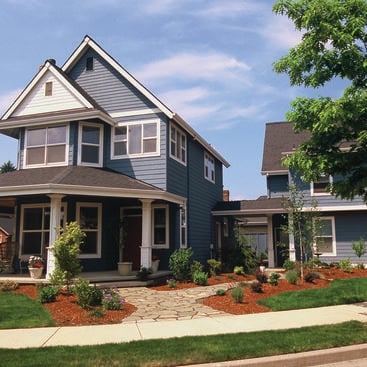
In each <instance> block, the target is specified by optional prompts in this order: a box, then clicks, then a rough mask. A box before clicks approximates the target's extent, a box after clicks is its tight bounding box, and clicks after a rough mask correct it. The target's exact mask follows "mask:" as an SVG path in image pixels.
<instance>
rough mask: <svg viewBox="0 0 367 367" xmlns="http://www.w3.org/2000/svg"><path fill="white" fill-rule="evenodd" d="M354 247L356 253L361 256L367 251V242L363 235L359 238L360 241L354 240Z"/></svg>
mask: <svg viewBox="0 0 367 367" xmlns="http://www.w3.org/2000/svg"><path fill="white" fill-rule="evenodd" d="M352 248H353V250H354V253H355V254H356V255H357V256H358V257H359V258H360V257H362V256H363V255H364V254H365V253H366V243H365V241H364V238H363V237H360V238H359V241H353V242H352Z"/></svg>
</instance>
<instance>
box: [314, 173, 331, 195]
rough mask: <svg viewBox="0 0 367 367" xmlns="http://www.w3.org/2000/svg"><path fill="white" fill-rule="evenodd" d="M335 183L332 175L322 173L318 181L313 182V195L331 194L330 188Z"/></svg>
mask: <svg viewBox="0 0 367 367" xmlns="http://www.w3.org/2000/svg"><path fill="white" fill-rule="evenodd" d="M332 183H333V179H332V176H326V175H322V176H321V177H320V179H319V180H318V181H315V182H312V183H311V195H313V196H319V195H330V192H329V190H328V188H329V187H330V186H331V184H332Z"/></svg>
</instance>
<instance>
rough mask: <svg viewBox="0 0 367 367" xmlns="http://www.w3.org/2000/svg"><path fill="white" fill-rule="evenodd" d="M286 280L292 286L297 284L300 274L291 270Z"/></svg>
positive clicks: (286, 274)
mask: <svg viewBox="0 0 367 367" xmlns="http://www.w3.org/2000/svg"><path fill="white" fill-rule="evenodd" d="M285 279H287V281H288V282H289V283H290V284H297V279H298V274H297V272H296V271H294V270H289V271H287V272H286V273H285Z"/></svg>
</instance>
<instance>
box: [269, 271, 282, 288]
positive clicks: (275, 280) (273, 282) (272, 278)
mask: <svg viewBox="0 0 367 367" xmlns="http://www.w3.org/2000/svg"><path fill="white" fill-rule="evenodd" d="M279 278H280V274H278V273H271V274H270V276H269V279H268V282H269V283H270V284H271V285H274V286H276V285H278V280H279Z"/></svg>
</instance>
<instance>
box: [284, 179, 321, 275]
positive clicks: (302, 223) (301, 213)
mask: <svg viewBox="0 0 367 367" xmlns="http://www.w3.org/2000/svg"><path fill="white" fill-rule="evenodd" d="M282 204H283V208H284V209H285V210H286V211H287V215H288V224H287V225H284V226H282V230H283V231H284V232H286V233H288V234H289V235H291V236H292V237H293V239H294V248H295V251H296V254H297V253H298V254H299V262H300V266H301V279H302V281H303V273H304V272H303V270H304V262H305V260H306V256H307V254H311V256H313V255H314V252H315V250H317V241H316V239H317V235H318V234H319V233H320V231H321V227H322V223H321V221H320V213H319V211H318V210H317V201H315V200H308V199H307V198H306V197H305V194H304V192H303V191H302V190H301V189H300V187H299V186H297V185H296V184H291V185H289V196H288V197H283V200H282ZM315 244H316V245H315Z"/></svg>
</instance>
